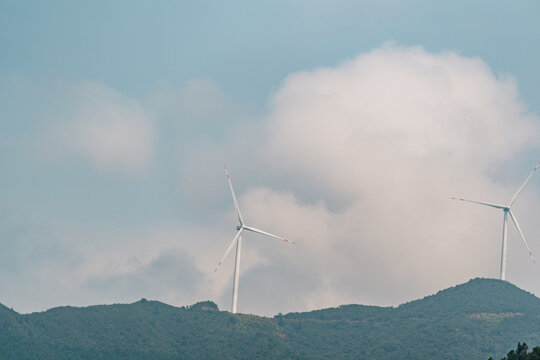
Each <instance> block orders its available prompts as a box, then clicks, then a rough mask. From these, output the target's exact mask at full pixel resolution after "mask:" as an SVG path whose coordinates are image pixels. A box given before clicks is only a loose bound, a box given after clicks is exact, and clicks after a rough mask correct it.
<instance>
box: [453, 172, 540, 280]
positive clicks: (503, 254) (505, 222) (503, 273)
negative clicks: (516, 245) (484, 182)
mask: <svg viewBox="0 0 540 360" xmlns="http://www.w3.org/2000/svg"><path fill="white" fill-rule="evenodd" d="M539 166H540V163H538V164H537V165H536V167H535V168H534V169H533V171H532V172H531V174H530V175H529V177H527V179H525V181H524V182H523V184H522V185H521V186H520V187H519V189H517V191H516V193H515V194H514V196H513V197H512V200H510V203H509V204H508V205H507V206H503V205H497V204H490V203H485V202H480V201H473V200H467V199H457V198H452V199H453V200H460V201H467V202H471V203H475V204H480V205H485V206H490V207H493V208H496V209H500V210H502V211H503V214H504V216H503V232H502V249H501V280H505V279H506V239H507V237H508V215H510V218H511V219H512V222H513V223H514V225H515V226H516V229H517V231H518V233H519V235H520V236H521V238H522V239H523V243H524V244H525V247H526V248H527V251H529V256H530V257H531V259H532V261H533V263H535V264H536V260H535V259H534V256H533V254H532V251H531V249H530V248H529V244H527V240H525V236H524V235H523V232H522V231H521V228H520V227H519V224H518V222H517V219H516V216H515V215H514V214H513V213H512V210H510V208H511V207H512V205H513V204H514V202H515V201H516V199H517V197H518V196H519V194H520V193H521V191H522V190H523V188H524V187H525V185H527V183H528V182H529V180H530V179H531V177H532V176H533V174H534V172H535V171H536V169H538V167H539Z"/></svg>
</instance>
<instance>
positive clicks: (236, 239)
mask: <svg viewBox="0 0 540 360" xmlns="http://www.w3.org/2000/svg"><path fill="white" fill-rule="evenodd" d="M225 174H226V175H227V181H228V182H229V188H231V194H232V198H233V202H234V209H235V210H236V216H237V217H238V222H239V224H238V226H237V227H236V230H237V231H238V232H237V233H236V236H235V237H234V238H233V240H232V242H231V244H230V245H229V247H228V248H227V251H225V254H224V255H223V257H222V258H221V260H220V261H219V263H218V265H217V267H216V269H215V270H214V272H216V271H217V270H218V268H219V267H220V266H221V264H222V263H223V260H225V258H226V257H227V255H228V254H229V252H230V251H231V249H232V248H233V246H234V244H236V259H235V261H234V278H233V296H232V308H231V312H232V313H233V314H236V304H237V302H238V278H239V276H240V253H241V248H242V232H243V231H244V230H247V231H251V232H254V233H257V234H261V235H265V236H269V237H272V238H274V239H278V240H282V241H284V242H286V243H288V244H295V242H294V241H290V240H287V239H285V238H282V237H280V236H276V235H272V234H270V233H267V232H266V231H262V230H259V229H256V228H254V227H251V226H246V224H245V223H244V219H243V218H242V214H241V213H240V208H239V207H238V201H237V200H236V195H235V194H234V190H233V187H232V184H231V178H230V176H229V172H228V171H227V167H225Z"/></svg>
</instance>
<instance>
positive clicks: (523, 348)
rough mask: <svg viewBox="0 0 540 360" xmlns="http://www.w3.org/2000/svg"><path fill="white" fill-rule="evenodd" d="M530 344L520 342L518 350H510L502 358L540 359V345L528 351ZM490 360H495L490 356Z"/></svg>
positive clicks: (509, 359) (504, 359)
mask: <svg viewBox="0 0 540 360" xmlns="http://www.w3.org/2000/svg"><path fill="white" fill-rule="evenodd" d="M528 350H529V346H528V345H527V344H526V343H523V344H522V343H520V342H519V343H518V345H517V348H516V350H510V352H509V353H508V354H507V355H506V357H503V358H502V359H501V360H540V346H535V347H534V348H533V349H532V351H531V352H528ZM488 360H494V359H493V358H492V357H490V358H489V359H488Z"/></svg>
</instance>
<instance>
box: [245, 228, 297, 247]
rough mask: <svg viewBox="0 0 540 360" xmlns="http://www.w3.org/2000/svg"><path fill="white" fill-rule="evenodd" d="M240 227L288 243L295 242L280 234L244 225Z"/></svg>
mask: <svg viewBox="0 0 540 360" xmlns="http://www.w3.org/2000/svg"><path fill="white" fill-rule="evenodd" d="M242 228H243V229H246V230H249V231H252V232H254V233H257V234H261V235H266V236H270V237H273V238H274V239H279V240H283V241H285V242H286V243H288V244H296V243H295V242H294V241H291V240H288V239H285V238H282V237H281V236H277V235H272V234H270V233H267V232H266V231H262V230H259V229H255V228H254V227H250V226H244V227H242Z"/></svg>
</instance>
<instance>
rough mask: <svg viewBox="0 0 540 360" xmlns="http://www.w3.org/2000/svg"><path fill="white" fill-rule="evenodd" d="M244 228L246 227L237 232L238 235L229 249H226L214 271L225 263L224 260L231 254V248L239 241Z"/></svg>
mask: <svg viewBox="0 0 540 360" xmlns="http://www.w3.org/2000/svg"><path fill="white" fill-rule="evenodd" d="M242 230H244V229H240V230H238V232H237V233H236V236H235V237H234V239H233V241H231V244H230V245H229V247H228V248H227V251H225V254H224V255H223V257H222V258H221V260H220V261H219V263H218V264H217V266H216V268H215V269H214V272H216V271H218V269H219V267H220V266H221V264H222V263H223V260H225V258H226V257H227V255H229V253H230V252H231V249H232V248H233V246H234V244H236V242H237V241H238V238H239V237H240V235H242Z"/></svg>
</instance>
